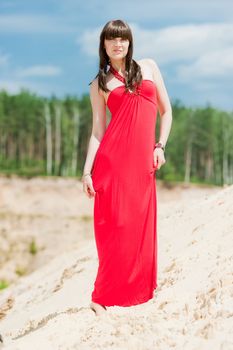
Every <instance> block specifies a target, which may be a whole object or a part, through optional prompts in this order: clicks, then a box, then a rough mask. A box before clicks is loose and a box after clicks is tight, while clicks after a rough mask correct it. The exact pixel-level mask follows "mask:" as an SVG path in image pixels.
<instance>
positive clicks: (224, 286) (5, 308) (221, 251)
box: [0, 178, 233, 350]
mask: <svg viewBox="0 0 233 350" xmlns="http://www.w3.org/2000/svg"><path fill="white" fill-rule="evenodd" d="M0 187H1V195H0V203H1V204H0V215H1V224H0V229H1V236H0V237H1V242H0V243H1V244H0V252H1V274H0V278H3V277H4V278H7V277H8V279H9V281H10V283H11V285H10V286H9V287H8V288H6V289H4V290H3V291H1V292H0V319H1V321H0V333H1V334H2V337H3V340H4V346H3V349H7V350H8V349H9V350H10V349H11V350H21V349H23V350H27V349H32V348H33V350H37V349H38V350H39V349H46V350H50V349H51V350H57V349H63V350H66V349H78V350H83V349H88V350H89V349H93V350H96V349H101V350H102V349H105V350H108V349H117V350H120V349H122V350H123V349H124V350H128V349H129V350H131V349H132V350H152V349H157V350H160V349H161V350H164V349H175V350H178V349H179V350H181V349H182V350H183V349H184V350H202V349H203V350H209V349H212V350H230V349H233V336H232V329H233V298H232V297H233V283H232V281H233V278H232V277H233V253H232V236H233V209H232V208H233V186H229V187H226V188H205V187H203V188H202V187H197V186H190V187H187V188H185V187H184V186H176V188H175V189H164V188H162V187H161V186H160V185H159V184H158V201H159V203H158V245H159V256H158V288H157V290H156V291H155V293H154V298H153V299H151V300H150V301H148V302H147V303H143V304H141V305H136V306H132V307H118V306H114V307H108V309H107V313H106V314H105V315H103V316H100V317H97V316H95V314H94V312H93V311H92V310H91V309H90V308H89V303H90V295H91V291H92V289H93V283H94V279H95V275H96V272H97V267H98V260H97V253H96V247H95V241H94V239H93V227H92V225H93V221H92V210H93V200H90V199H89V198H87V197H86V196H85V195H84V194H83V193H82V184H81V183H80V182H79V181H77V180H75V179H69V180H64V179H39V178H37V179H32V180H23V179H18V178H13V179H6V178H1V179H0ZM32 239H34V240H35V241H36V244H37V247H38V252H37V254H35V255H32V254H31V253H30V252H29V251H28V244H30V242H31V240H32ZM15 247H16V248H15ZM14 249H15V250H14ZM12 250H13V252H14V253H12ZM20 264H21V269H22V270H23V268H22V266H24V268H25V270H24V273H25V275H24V276H20V277H19V274H17V273H15V269H16V267H17V266H18V268H19V265H20Z"/></svg>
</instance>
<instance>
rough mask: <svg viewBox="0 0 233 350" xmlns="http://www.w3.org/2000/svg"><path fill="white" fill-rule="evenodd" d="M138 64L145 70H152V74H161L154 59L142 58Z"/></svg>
mask: <svg viewBox="0 0 233 350" xmlns="http://www.w3.org/2000/svg"><path fill="white" fill-rule="evenodd" d="M137 63H138V64H139V65H140V66H141V67H142V68H144V69H150V70H152V72H156V71H157V72H159V67H158V65H157V63H156V62H155V60H154V59H153V58H142V59H141V60H138V61H137Z"/></svg>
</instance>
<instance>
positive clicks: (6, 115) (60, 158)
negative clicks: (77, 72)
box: [0, 90, 233, 186]
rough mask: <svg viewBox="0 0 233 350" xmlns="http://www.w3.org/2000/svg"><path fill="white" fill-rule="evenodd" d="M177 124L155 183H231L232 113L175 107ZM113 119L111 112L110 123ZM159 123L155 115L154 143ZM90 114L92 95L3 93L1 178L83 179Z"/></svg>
mask: <svg viewBox="0 0 233 350" xmlns="http://www.w3.org/2000/svg"><path fill="white" fill-rule="evenodd" d="M172 112H173V113H172V115H173V124H172V129H171V133H170V136H169V139H168V142H167V145H166V150H165V158H166V163H165V165H164V166H162V167H161V169H160V170H159V171H157V174H156V176H157V178H159V179H160V180H164V181H167V182H171V181H174V182H185V183H205V184H213V185H219V186H223V185H226V184H232V183H233V113H232V112H228V111H223V110H218V109H216V108H214V107H212V106H210V105H206V106H205V107H199V108H190V107H187V106H184V105H183V104H182V102H181V101H180V100H175V101H172ZM109 121H110V113H109V111H108V123H109ZM159 124H160V118H159V113H158V115H157V125H156V137H157V138H158V135H159ZM91 131H92V111H91V104H90V98H89V95H88V94H83V95H82V96H81V97H80V98H77V97H74V96H66V97H64V98H62V99H61V98H57V97H56V96H51V97H49V98H45V97H41V96H38V95H36V94H34V93H32V92H30V91H28V90H21V91H20V92H19V93H18V94H16V95H10V94H9V93H7V92H6V91H4V90H2V91H1V92H0V173H1V174H6V175H11V174H17V175H20V176H27V177H32V176H48V175H49V176H70V177H78V178H81V176H82V171H83V166H84V162H85V157H86V153H87V148H88V143H89V138H90V135H91Z"/></svg>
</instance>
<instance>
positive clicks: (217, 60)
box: [177, 48, 233, 81]
mask: <svg viewBox="0 0 233 350" xmlns="http://www.w3.org/2000/svg"><path fill="white" fill-rule="evenodd" d="M177 73H178V76H179V77H180V79H182V80H183V81H190V79H199V78H204V79H205V78H208V79H216V78H225V79H232V77H233V48H226V49H223V50H221V51H216V52H210V53H207V54H204V55H203V56H201V57H200V58H199V59H197V60H196V61H195V62H193V63H192V64H188V65H185V64H184V65H183V66H180V67H179V68H178V69H177Z"/></svg>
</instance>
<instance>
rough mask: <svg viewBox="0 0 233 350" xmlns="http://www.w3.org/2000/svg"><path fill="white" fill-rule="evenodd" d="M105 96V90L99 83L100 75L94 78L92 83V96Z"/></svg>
mask: <svg viewBox="0 0 233 350" xmlns="http://www.w3.org/2000/svg"><path fill="white" fill-rule="evenodd" d="M98 95H99V96H103V92H102V90H101V89H99V84H98V77H96V78H95V79H93V80H92V82H91V84H90V96H91V97H94V96H98Z"/></svg>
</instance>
